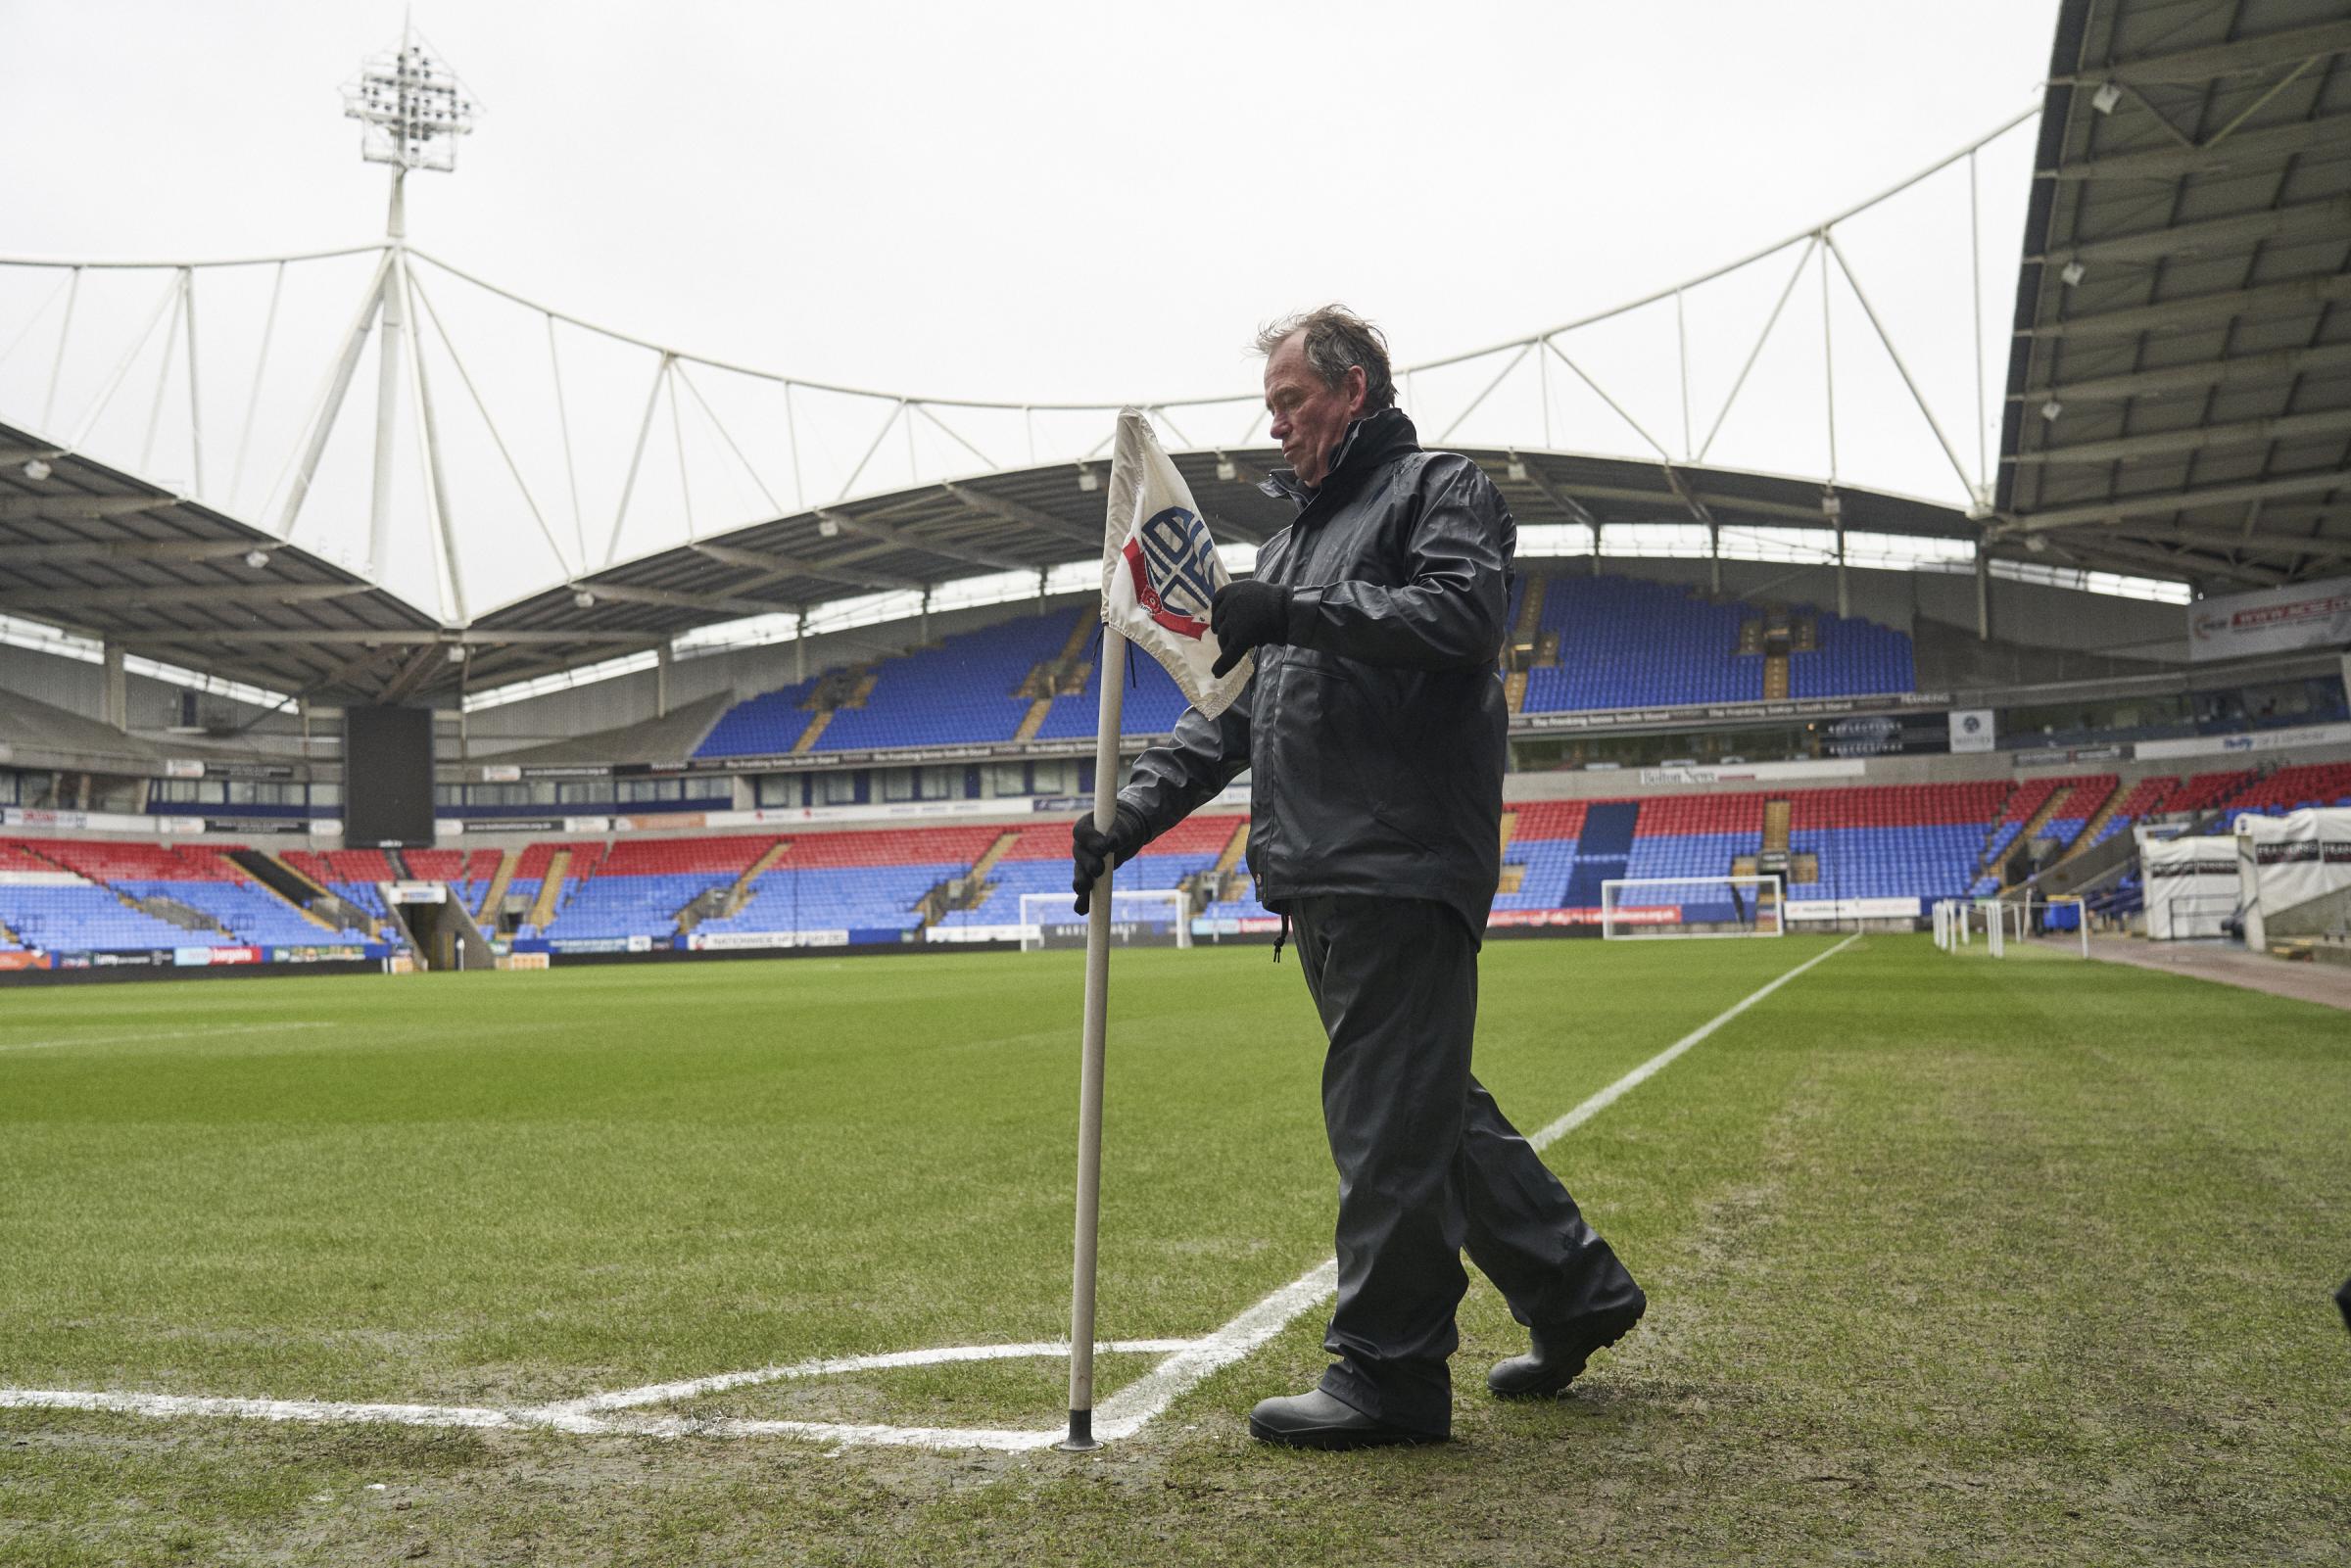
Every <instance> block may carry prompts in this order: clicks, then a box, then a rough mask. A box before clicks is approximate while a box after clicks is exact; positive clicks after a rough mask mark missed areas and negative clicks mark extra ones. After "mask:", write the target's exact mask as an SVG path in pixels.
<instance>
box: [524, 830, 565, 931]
mask: <svg viewBox="0 0 2351 1568" xmlns="http://www.w3.org/2000/svg"><path fill="white" fill-rule="evenodd" d="M570 871H571V851H570V850H569V849H568V848H566V849H558V850H556V851H555V852H554V853H553V854H552V855H550V856H548V857H547V870H546V871H545V872H543V873H542V874H541V875H540V878H539V896H538V897H537V898H534V899H532V900H531V911H530V913H529V914H528V915H525V916H524V917H523V924H524V925H526V926H528V927H531V928H532V929H533V930H539V931H543V930H546V929H547V927H548V926H549V925H550V924H551V923H552V921H553V920H554V918H555V911H556V910H557V909H559V908H561V907H562V904H563V879H564V877H565V876H566V875H568V874H569V873H570Z"/></svg>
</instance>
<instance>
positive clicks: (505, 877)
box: [473, 849, 522, 923]
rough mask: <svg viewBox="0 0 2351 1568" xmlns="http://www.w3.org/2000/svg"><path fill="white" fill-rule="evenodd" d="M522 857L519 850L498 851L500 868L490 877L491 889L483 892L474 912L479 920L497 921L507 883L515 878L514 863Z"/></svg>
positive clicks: (475, 917)
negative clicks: (479, 903) (478, 906)
mask: <svg viewBox="0 0 2351 1568" xmlns="http://www.w3.org/2000/svg"><path fill="white" fill-rule="evenodd" d="M521 858H522V857H521V855H520V853H519V852H517V851H515V850H511V849H502V850H500V851H499V852H498V870H497V871H496V872H495V873H494V874H492V876H491V878H490V889H489V891H487V892H485V893H484V894H482V904H481V907H480V908H479V909H477V910H475V911H474V912H473V918H474V919H475V920H477V921H490V922H493V923H495V922H496V921H497V919H498V907H499V905H501V904H503V903H504V902H505V897H506V884H507V883H508V882H511V881H512V880H513V879H514V863H515V862H516V861H518V860H520V859H521Z"/></svg>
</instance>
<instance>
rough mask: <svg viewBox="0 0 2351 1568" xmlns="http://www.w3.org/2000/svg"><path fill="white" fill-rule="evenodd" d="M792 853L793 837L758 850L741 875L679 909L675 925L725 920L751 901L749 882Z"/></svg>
mask: <svg viewBox="0 0 2351 1568" xmlns="http://www.w3.org/2000/svg"><path fill="white" fill-rule="evenodd" d="M791 853H792V840H791V839H789V838H779V839H777V840H776V841H775V842H774V843H772V844H770V845H768V846H767V847H766V848H765V849H763V850H761V851H760V852H759V858H758V859H757V860H754V861H752V862H751V863H750V864H749V865H748V866H745V867H744V868H743V875H742V876H740V877H738V878H736V879H735V880H734V882H733V883H732V884H730V885H728V886H725V887H713V888H711V889H710V890H709V891H708V892H706V893H703V894H702V895H701V896H700V897H698V898H696V899H695V901H694V902H693V903H691V904H688V905H687V906H686V907H685V908H684V909H682V910H680V911H678V929H679V930H680V931H690V930H693V929H694V928H695V927H696V926H699V925H700V924H701V923H702V922H704V921H706V920H724V919H726V918H727V917H729V916H732V915H738V914H741V913H742V912H743V906H744V905H745V904H747V903H749V902H750V901H751V884H752V883H753V882H755V881H757V880H758V879H760V878H762V877H764V876H766V875H767V874H768V873H769V872H771V871H774V870H775V869H776V862H778V861H780V860H782V859H783V858H784V857H785V856H786V855H789V854H791Z"/></svg>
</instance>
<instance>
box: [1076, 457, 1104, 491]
mask: <svg viewBox="0 0 2351 1568" xmlns="http://www.w3.org/2000/svg"><path fill="white" fill-rule="evenodd" d="M1078 488H1079V489H1080V490H1085V491H1094V490H1100V489H1101V488H1102V480H1101V477H1100V476H1099V475H1097V474H1096V473H1095V472H1094V470H1093V468H1092V467H1091V466H1090V465H1088V464H1086V463H1080V464H1079V465H1078Z"/></svg>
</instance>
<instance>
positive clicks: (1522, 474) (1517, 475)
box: [1503, 454, 1526, 485]
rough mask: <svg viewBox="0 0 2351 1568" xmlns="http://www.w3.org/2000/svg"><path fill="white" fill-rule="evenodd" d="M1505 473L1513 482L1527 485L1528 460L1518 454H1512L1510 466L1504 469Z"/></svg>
mask: <svg viewBox="0 0 2351 1568" xmlns="http://www.w3.org/2000/svg"><path fill="white" fill-rule="evenodd" d="M1503 472H1504V473H1505V474H1507V475H1509V476H1510V477H1511V480H1513V481H1515V482H1516V483H1518V484H1521V485H1523V484H1525V483H1526V460H1525V459H1524V458H1522V457H1519V456H1517V455H1516V454H1512V456H1511V460H1510V464H1509V466H1507V467H1506V468H1504V469H1503Z"/></svg>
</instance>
